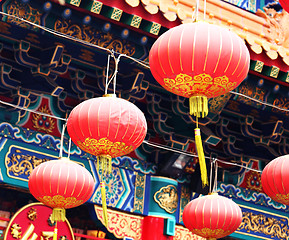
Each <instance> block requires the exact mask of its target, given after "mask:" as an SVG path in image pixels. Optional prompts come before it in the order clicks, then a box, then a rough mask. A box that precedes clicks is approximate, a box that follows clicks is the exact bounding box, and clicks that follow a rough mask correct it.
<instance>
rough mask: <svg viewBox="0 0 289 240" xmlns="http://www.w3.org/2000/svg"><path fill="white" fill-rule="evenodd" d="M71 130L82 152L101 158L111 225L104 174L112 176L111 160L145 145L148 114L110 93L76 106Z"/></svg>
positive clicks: (104, 205)
mask: <svg viewBox="0 0 289 240" xmlns="http://www.w3.org/2000/svg"><path fill="white" fill-rule="evenodd" d="M67 130H68V134H69V136H70V137H71V140H72V141H73V142H74V143H75V144H76V145H77V146H78V147H79V148H80V149H82V150H83V151H85V152H88V153H90V154H92V155H96V156H97V166H98V168H99V160H100V161H101V169H102V180H101V183H100V186H101V197H102V206H103V218H104V225H105V226H107V224H108V218H107V209H106V194H105V184H104V181H103V174H104V173H106V171H107V170H108V172H109V173H111V158H114V157H119V156H122V155H126V154H129V153H130V152H132V151H133V150H135V149H136V148H138V147H139V146H140V145H141V143H142V142H143V140H144V138H145V136H146V132H147V124H146V119H145V117H144V114H143V113H142V112H141V111H140V110H139V109H138V108H137V107H136V106H135V105H134V104H132V103H130V102H129V101H127V100H124V99H121V98H117V97H116V95H114V94H108V95H105V97H99V98H93V99H89V100H86V101H84V102H82V103H81V104H79V105H78V106H76V107H75V108H74V109H73V110H72V112H71V113H70V115H69V118H68V120H67ZM107 165H108V167H107Z"/></svg>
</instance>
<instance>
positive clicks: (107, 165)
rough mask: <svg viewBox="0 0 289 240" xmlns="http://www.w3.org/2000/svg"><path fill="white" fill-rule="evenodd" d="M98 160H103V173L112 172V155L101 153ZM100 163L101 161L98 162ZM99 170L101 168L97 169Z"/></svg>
mask: <svg viewBox="0 0 289 240" xmlns="http://www.w3.org/2000/svg"><path fill="white" fill-rule="evenodd" d="M97 160H98V161H100V162H101V169H102V173H103V174H107V173H108V174H110V173H111V170H112V161H111V156H109V155H100V156H98V157H97ZM98 164H99V163H98ZM97 170H99V169H97Z"/></svg>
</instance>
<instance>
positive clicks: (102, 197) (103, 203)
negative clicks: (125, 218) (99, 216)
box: [100, 182, 108, 227]
mask: <svg viewBox="0 0 289 240" xmlns="http://www.w3.org/2000/svg"><path fill="white" fill-rule="evenodd" d="M100 189H101V201H102V209H103V221H104V226H105V227H107V226H108V217H107V206H106V194H105V184H104V182H100Z"/></svg>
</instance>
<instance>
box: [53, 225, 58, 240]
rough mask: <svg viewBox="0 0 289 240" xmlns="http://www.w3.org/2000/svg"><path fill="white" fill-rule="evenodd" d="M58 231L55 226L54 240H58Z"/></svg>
mask: <svg viewBox="0 0 289 240" xmlns="http://www.w3.org/2000/svg"><path fill="white" fill-rule="evenodd" d="M57 231H58V230H57V227H55V228H54V231H53V240H57Z"/></svg>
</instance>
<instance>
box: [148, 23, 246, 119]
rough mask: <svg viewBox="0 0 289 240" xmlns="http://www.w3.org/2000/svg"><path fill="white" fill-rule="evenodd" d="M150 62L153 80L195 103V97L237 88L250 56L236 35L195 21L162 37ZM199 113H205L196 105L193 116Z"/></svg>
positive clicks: (153, 50)
mask: <svg viewBox="0 0 289 240" xmlns="http://www.w3.org/2000/svg"><path fill="white" fill-rule="evenodd" d="M149 63H150V69H151V72H152V74H153V76H154V78H155V79H156V80H157V81H158V82H159V83H160V84H161V85H162V86H163V87H164V88H165V89H166V90H168V91H170V92H172V93H175V94H177V95H180V96H183V97H187V98H191V102H195V101H198V97H202V98H204V99H206V98H207V97H208V98H211V97H216V96H219V95H222V94H224V93H226V92H229V91H231V90H233V89H234V88H236V87H237V86H238V85H239V84H240V83H241V81H243V79H244V78H245V77H246V76H247V74H248V71H249V63H250V56H249V51H248V49H247V47H246V45H245V43H244V41H243V40H242V39H241V38H240V37H238V36H237V35H236V34H235V33H233V32H231V31H230V30H228V29H226V28H223V27H219V26H216V25H213V24H209V23H206V22H196V23H186V24H182V25H179V26H177V27H174V28H172V29H170V30H168V31H167V32H165V33H164V34H163V35H161V36H160V37H159V38H158V39H157V41H156V42H155V43H154V45H153V46H152V48H151V50H150V56H149ZM202 101H206V100H202ZM192 107H194V106H192ZM200 112H202V113H203V115H206V114H207V113H206V110H201V111H200V110H198V105H197V104H196V108H194V109H192V113H193V114H195V115H199V114H200ZM192 113H191V114H192Z"/></svg>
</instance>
